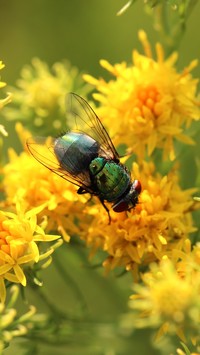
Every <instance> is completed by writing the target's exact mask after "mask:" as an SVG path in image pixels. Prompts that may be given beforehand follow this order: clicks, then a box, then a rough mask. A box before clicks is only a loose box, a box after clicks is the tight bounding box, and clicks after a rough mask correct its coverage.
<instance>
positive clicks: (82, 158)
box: [54, 132, 99, 175]
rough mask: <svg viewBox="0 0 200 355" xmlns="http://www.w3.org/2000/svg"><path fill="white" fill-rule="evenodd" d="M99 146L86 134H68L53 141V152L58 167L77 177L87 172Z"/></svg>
mask: <svg viewBox="0 0 200 355" xmlns="http://www.w3.org/2000/svg"><path fill="white" fill-rule="evenodd" d="M98 150H99V144H98V142H97V141H95V140H94V139H93V138H91V137H90V136H88V135H86V134H82V133H76V132H68V133H66V134H65V135H64V136H62V137H59V138H57V139H56V140H55V146H54V152H55V154H56V157H57V159H58V161H59V162H60V166H61V167H62V168H64V169H65V170H67V171H68V172H69V173H70V174H73V175H78V174H80V173H82V172H83V171H85V170H87V169H88V167H89V165H90V163H91V161H92V160H93V159H94V158H96V157H97V155H98Z"/></svg>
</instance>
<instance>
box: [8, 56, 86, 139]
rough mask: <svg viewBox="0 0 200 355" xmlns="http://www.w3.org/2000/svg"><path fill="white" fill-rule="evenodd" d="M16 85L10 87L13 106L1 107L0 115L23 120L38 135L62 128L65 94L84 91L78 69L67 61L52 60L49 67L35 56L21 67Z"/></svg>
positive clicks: (58, 130) (84, 87) (64, 123)
mask: <svg viewBox="0 0 200 355" xmlns="http://www.w3.org/2000/svg"><path fill="white" fill-rule="evenodd" d="M17 85H18V87H17V88H10V90H11V91H12V92H13V105H12V106H10V107H9V108H6V109H5V111H4V116H5V118H6V119H7V120H14V121H18V122H22V121H23V122H26V126H29V127H31V129H32V130H33V129H34V130H37V131H39V132H40V135H44V134H45V135H47V134H50V133H51V134H53V133H54V134H55V132H56V131H57V132H60V130H62V129H63V127H66V117H65V116H66V115H65V110H66V107H65V95H66V93H68V92H70V91H79V90H81V92H82V93H83V94H84V93H86V92H87V91H88V86H87V85H86V84H85V83H84V82H83V81H82V78H81V75H80V74H79V72H78V70H77V69H76V68H75V67H71V66H70V64H69V63H68V62H65V63H55V64H54V65H53V66H52V68H49V67H48V65H47V64H46V63H45V62H42V61H41V60H40V59H38V58H34V59H33V60H32V63H31V65H27V66H25V67H24V68H23V69H22V72H21V78H20V79H19V80H18V81H17Z"/></svg>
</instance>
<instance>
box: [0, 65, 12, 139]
mask: <svg viewBox="0 0 200 355" xmlns="http://www.w3.org/2000/svg"><path fill="white" fill-rule="evenodd" d="M4 67H5V64H3V62H2V61H1V60H0V70H1V69H3V68H4ZM4 86H6V83H4V82H3V81H0V89H1V88H3V87H4ZM11 97H12V95H11V94H10V93H8V95H7V97H6V98H5V99H1V100H0V110H1V109H2V108H3V107H4V106H5V105H6V104H8V103H9V102H10V101H11ZM0 132H1V133H2V134H3V135H7V134H5V132H6V131H5V128H4V127H3V126H2V125H0Z"/></svg>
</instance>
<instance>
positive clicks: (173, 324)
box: [123, 257, 200, 344]
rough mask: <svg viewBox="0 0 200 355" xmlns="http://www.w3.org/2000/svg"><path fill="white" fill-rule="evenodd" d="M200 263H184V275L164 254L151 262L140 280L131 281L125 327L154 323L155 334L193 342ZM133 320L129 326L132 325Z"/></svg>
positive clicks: (199, 318)
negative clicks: (136, 282) (176, 336)
mask: <svg viewBox="0 0 200 355" xmlns="http://www.w3.org/2000/svg"><path fill="white" fill-rule="evenodd" d="M199 266H200V265H199V264H195V263H192V264H191V263H186V265H185V271H186V272H185V276H184V277H180V275H179V273H178V272H177V270H176V268H175V266H174V265H173V263H172V261H170V260H169V259H168V258H167V257H164V258H163V260H162V261H161V262H160V264H157V265H156V264H151V266H150V270H149V272H147V273H145V274H143V276H142V279H143V284H134V286H133V290H134V294H133V295H132V296H131V300H130V302H129V306H130V308H131V310H132V311H133V312H130V313H129V314H127V316H126V317H125V318H124V320H123V323H124V325H125V326H126V327H129V326H130V327H139V328H140V327H148V326H149V327H153V328H155V329H158V328H159V330H158V333H157V338H159V337H160V336H162V335H164V334H166V333H170V334H177V335H178V336H179V337H180V338H181V340H182V341H184V342H186V338H185V335H186V334H187V336H190V337H191V340H192V342H193V343H194V344H195V343H196V341H197V340H199V326H200V303H199V294H200V267H199ZM131 324H132V326H131Z"/></svg>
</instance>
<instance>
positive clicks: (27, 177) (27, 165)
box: [3, 149, 88, 241]
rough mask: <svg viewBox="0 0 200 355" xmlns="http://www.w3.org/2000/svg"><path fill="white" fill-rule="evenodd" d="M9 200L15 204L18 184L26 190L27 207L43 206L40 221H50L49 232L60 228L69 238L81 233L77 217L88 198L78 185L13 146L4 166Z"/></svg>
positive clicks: (4, 182)
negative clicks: (78, 232) (16, 150)
mask: <svg viewBox="0 0 200 355" xmlns="http://www.w3.org/2000/svg"><path fill="white" fill-rule="evenodd" d="M3 175H4V181H3V187H4V190H5V192H6V196H7V200H6V203H7V204H9V205H12V204H13V201H14V199H15V194H16V187H18V188H21V189H23V192H24V200H25V203H26V208H27V209H30V208H33V207H37V206H41V207H42V208H41V212H40V214H39V217H38V218H39V222H40V221H41V220H43V219H44V218H45V219H46V220H47V228H46V230H47V231H53V230H57V231H59V233H61V234H62V235H63V237H64V239H65V240H66V241H69V239H70V236H69V234H68V233H67V232H70V234H73V233H77V231H78V228H77V226H76V224H75V222H74V221H75V218H82V216H83V213H84V208H85V202H86V201H87V198H88V197H87V198H86V197H84V196H78V195H77V194H76V191H77V187H75V186H74V185H72V184H71V183H69V182H67V181H66V180H64V179H62V178H61V177H59V176H57V175H56V174H54V173H52V172H51V171H49V170H48V169H47V168H46V167H44V166H43V165H41V164H40V163H38V162H37V161H36V160H35V159H34V158H33V157H32V156H31V155H30V154H29V153H27V152H22V153H21V154H20V155H17V154H16V153H15V152H14V150H13V149H9V163H8V164H6V165H5V166H4V168H3Z"/></svg>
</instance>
